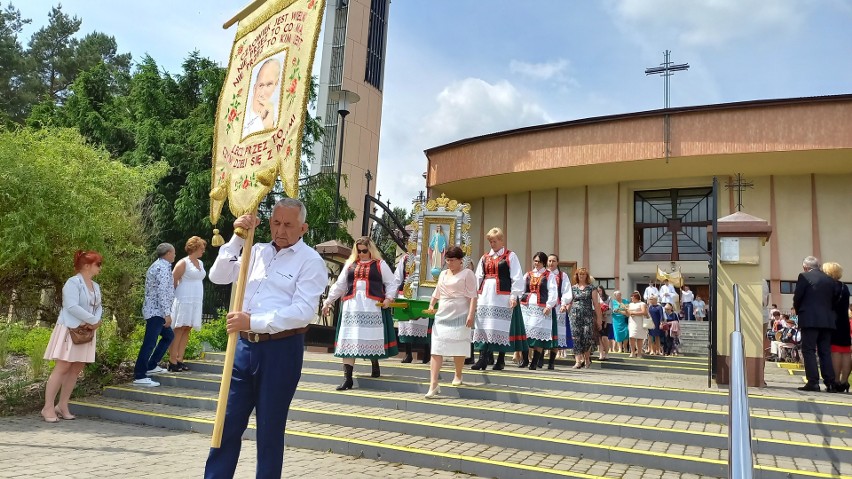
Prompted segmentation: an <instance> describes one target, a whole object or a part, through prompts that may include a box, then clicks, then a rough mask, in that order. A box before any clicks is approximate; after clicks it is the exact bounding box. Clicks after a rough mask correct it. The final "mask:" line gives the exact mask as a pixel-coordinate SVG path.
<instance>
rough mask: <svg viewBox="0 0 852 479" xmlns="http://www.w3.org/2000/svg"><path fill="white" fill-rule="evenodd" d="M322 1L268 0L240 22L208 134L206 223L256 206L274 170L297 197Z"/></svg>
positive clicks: (242, 212) (287, 191)
mask: <svg viewBox="0 0 852 479" xmlns="http://www.w3.org/2000/svg"><path fill="white" fill-rule="evenodd" d="M324 7H325V0H267V2H266V3H265V4H264V5H263V6H261V7H260V8H258V9H257V10H255V11H254V12H252V13H251V14H250V15H249V16H248V17H246V18H245V19H243V20H242V21H240V23H239V26H238V27H237V34H236V37H235V39H234V46H233V48H232V49H231V58H230V61H229V63H228V73H227V76H226V77H225V84H224V87H223V88H222V93H221V95H220V96H219V108H218V110H217V112H216V128H215V130H214V138H213V171H212V181H211V188H210V221H211V222H212V223H213V224H214V225H215V224H216V223H217V222H218V221H219V215H220V214H221V212H222V206H223V205H224V203H225V200H228V206H229V208H230V210H231V212H232V213H233V214H234V215H236V216H240V215H243V214H246V213H250V212H252V211H254V210H255V209H256V208H257V206H258V204H259V203H260V202H261V201H262V200H263V198H264V197H266V195H267V194H268V193H269V191H270V190H271V189H272V186H273V185H274V184H275V180H276V178H277V177H278V176H279V175H280V177H281V181H282V183H283V185H284V191H285V192H286V193H287V195H288V196H290V197H293V198H295V197H296V196H297V193H298V186H299V161H300V157H301V156H300V155H301V145H302V132H303V124H304V120H305V114H306V111H307V104H308V94H309V92H308V88H309V87H310V80H311V65H312V64H313V61H314V53H315V52H316V46H317V39H318V37H319V32H320V22H322V14H323V9H324Z"/></svg>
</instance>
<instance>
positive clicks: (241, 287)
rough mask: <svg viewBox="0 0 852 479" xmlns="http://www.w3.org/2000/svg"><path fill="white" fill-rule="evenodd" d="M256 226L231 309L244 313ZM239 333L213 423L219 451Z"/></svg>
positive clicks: (231, 338) (231, 344) (232, 340)
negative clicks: (244, 300)
mask: <svg viewBox="0 0 852 479" xmlns="http://www.w3.org/2000/svg"><path fill="white" fill-rule="evenodd" d="M256 217H257V211H256V210H255V211H254V212H253V213H252V214H251V218H252V221H253V220H254V218H256ZM255 229H257V227H256V226H255V227H254V228H251V229H250V230H248V231H246V233H245V240H246V241H245V244H244V245H243V253H242V256H241V257H240V273H239V276H238V277H237V284H236V292H235V294H234V301H233V303H232V306H231V309H232V310H235V311H242V308H243V299H244V298H245V294H246V280H247V278H248V270H249V263H251V248H252V246H253V245H254V230H255ZM237 335H238V333H237V332H233V333H231V334H229V335H228V347H227V349H226V350H225V364H224V365H223V366H222V382H221V384H219V399H218V400H217V402H216V420H215V422H214V423H213V437H212V438H211V441H210V447H213V448H216V449H218V448H219V447H220V446H221V445H222V429H223V428H224V427H225V411H226V410H227V408H228V393H229V392H230V390H231V372H232V371H233V369H234V354H235V353H236V349H237Z"/></svg>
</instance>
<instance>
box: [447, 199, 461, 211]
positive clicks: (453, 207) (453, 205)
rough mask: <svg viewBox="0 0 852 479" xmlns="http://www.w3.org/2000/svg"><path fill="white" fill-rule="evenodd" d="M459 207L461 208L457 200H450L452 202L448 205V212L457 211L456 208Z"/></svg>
mask: <svg viewBox="0 0 852 479" xmlns="http://www.w3.org/2000/svg"><path fill="white" fill-rule="evenodd" d="M458 207H459V202H458V201H456V200H450V202H449V203H447V211H455V210H456V208H458Z"/></svg>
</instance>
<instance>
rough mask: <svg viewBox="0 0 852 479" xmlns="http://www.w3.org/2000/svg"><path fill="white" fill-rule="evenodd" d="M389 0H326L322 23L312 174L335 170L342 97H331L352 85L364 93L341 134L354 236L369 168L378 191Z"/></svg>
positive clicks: (358, 231) (372, 185)
mask: <svg viewBox="0 0 852 479" xmlns="http://www.w3.org/2000/svg"><path fill="white" fill-rule="evenodd" d="M389 9H390V0H327V4H326V13H325V25H323V47H322V63H321V66H320V78H319V92H318V98H317V115H319V116H320V117H321V118H322V122H323V125H324V126H325V135H324V137H323V139H322V142H321V143H317V144H316V147H315V148H316V150H315V152H314V153H315V155H316V156H315V158H316V159H315V160H314V163H313V164H312V165H311V174H312V175H313V174H317V173H321V172H323V173H336V172H337V161H338V158H337V154H338V148H339V143H338V142H339V141H340V129H339V126H340V115H339V114H338V113H337V109H338V103H337V101H335V100H331V99H330V98H329V93H330V92H332V91H335V90H341V89H342V90H349V91H352V92H355V93H357V94H358V96H360V97H361V99H360V101H359V102H358V103H356V104H355V105H353V106H352V107H351V108H350V110H351V111H350V114H349V115H348V116H346V129H345V135H344V139H343V143H344V144H343V164H342V173H343V175H345V176H346V177H347V178H348V184H347V183H346V182H344V181H341V185H340V195H341V197H345V198H346V199H347V201H348V202H349V206H350V207H351V208H352V209H353V210H354V211H355V214H356V217H355V219H354V220H353V221H350V222H349V223H348V224H347V229H348V231H349V234H350V235H352V237H353V238H357V237H358V236H360V235H361V222H362V219H363V213H364V212H363V208H364V206H363V205H364V194H365V193H367V178H366V177H365V175H366V173H367V171H368V170H369V171H370V173H371V175H372V178H373V181H372V182H370V186H369V187H370V194H375V190H376V182H375V178H376V177H377V172H376V169H377V167H378V163H379V131H380V129H381V124H382V88H383V84H384V68H385V46H386V43H387V29H388V11H389Z"/></svg>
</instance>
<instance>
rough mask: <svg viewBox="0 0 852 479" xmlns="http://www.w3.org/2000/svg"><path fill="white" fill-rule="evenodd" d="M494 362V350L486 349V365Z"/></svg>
mask: <svg viewBox="0 0 852 479" xmlns="http://www.w3.org/2000/svg"><path fill="white" fill-rule="evenodd" d="M493 364H494V351H491V350H489V351H488V365H489V366H491V365H493Z"/></svg>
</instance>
